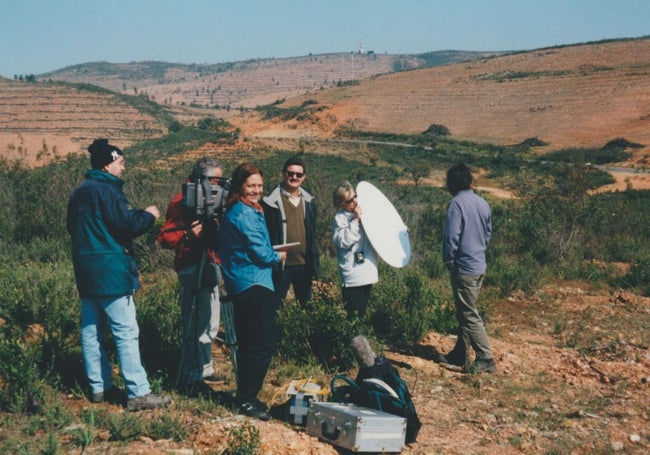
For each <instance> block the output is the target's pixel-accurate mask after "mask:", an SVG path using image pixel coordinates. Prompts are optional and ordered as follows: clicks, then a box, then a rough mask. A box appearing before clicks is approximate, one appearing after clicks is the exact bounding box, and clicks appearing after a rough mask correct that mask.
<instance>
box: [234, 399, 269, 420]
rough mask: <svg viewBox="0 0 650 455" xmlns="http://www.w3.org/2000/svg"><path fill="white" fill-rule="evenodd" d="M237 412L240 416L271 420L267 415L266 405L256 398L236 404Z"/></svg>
mask: <svg viewBox="0 0 650 455" xmlns="http://www.w3.org/2000/svg"><path fill="white" fill-rule="evenodd" d="M237 410H238V411H239V412H240V413H241V414H244V415H246V416H248V417H253V418H255V419H260V420H269V419H270V418H271V414H269V412H268V410H267V407H266V405H265V404H264V403H262V402H261V401H260V400H258V399H257V398H253V399H252V400H249V401H245V402H243V403H238V404H237Z"/></svg>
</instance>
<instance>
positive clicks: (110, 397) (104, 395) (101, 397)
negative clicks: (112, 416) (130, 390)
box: [88, 387, 126, 405]
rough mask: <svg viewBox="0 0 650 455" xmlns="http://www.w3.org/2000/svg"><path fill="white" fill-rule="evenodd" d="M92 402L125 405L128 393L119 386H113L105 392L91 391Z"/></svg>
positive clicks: (90, 398)
mask: <svg viewBox="0 0 650 455" xmlns="http://www.w3.org/2000/svg"><path fill="white" fill-rule="evenodd" d="M88 399H89V400H90V402H91V403H110V404H120V405H123V404H124V403H125V402H126V395H125V394H124V392H123V391H121V390H120V389H118V388H117V387H111V388H110V389H107V390H104V391H103V392H97V393H91V394H90V396H89V397H88Z"/></svg>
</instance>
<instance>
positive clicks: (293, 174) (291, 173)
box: [284, 171, 305, 179]
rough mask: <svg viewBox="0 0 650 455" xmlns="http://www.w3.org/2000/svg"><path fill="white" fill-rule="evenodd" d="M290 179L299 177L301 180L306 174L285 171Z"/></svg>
mask: <svg viewBox="0 0 650 455" xmlns="http://www.w3.org/2000/svg"><path fill="white" fill-rule="evenodd" d="M284 172H285V173H286V174H287V175H288V176H289V177H298V178H299V179H301V178H302V177H303V176H304V175H305V174H304V173H303V172H291V171H284Z"/></svg>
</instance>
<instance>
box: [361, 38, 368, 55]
mask: <svg viewBox="0 0 650 455" xmlns="http://www.w3.org/2000/svg"><path fill="white" fill-rule="evenodd" d="M365 53H366V49H365V48H364V47H363V38H361V39H360V40H359V54H365Z"/></svg>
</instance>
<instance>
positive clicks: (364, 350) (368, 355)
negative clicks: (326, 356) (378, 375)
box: [351, 335, 377, 368]
mask: <svg viewBox="0 0 650 455" xmlns="http://www.w3.org/2000/svg"><path fill="white" fill-rule="evenodd" d="M351 346H352V351H353V353H354V357H355V358H356V359H357V362H358V363H359V367H360V368H372V367H373V366H374V365H375V359H376V357H377V356H376V355H375V353H374V351H373V350H372V348H371V347H370V343H368V339H367V338H366V337H364V336H363V335H357V336H356V337H354V338H353V339H352V344H351Z"/></svg>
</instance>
